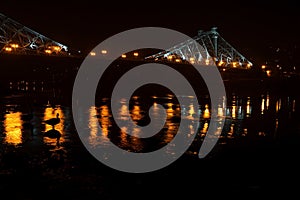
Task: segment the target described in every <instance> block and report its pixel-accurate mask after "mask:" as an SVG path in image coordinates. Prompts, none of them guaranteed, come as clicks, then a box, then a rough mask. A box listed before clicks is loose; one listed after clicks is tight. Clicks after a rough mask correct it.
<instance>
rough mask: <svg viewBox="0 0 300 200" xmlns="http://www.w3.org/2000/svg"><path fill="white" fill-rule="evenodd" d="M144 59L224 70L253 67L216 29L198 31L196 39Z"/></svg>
mask: <svg viewBox="0 0 300 200" xmlns="http://www.w3.org/2000/svg"><path fill="white" fill-rule="evenodd" d="M145 59H152V60H155V61H164V62H178V63H182V62H189V63H191V64H201V65H211V64H212V62H214V64H216V65H217V66H218V67H224V69H225V68H227V67H232V68H244V69H250V68H251V66H252V65H253V64H252V63H251V62H250V61H249V60H248V59H246V58H245V56H243V55H242V54H241V53H239V52H238V51H237V50H236V49H235V48H234V47H233V46H231V45H230V44H229V43H228V42H226V41H225V40H224V39H223V38H222V37H221V36H220V34H219V33H218V32H217V28H216V27H213V28H212V29H211V30H210V31H206V32H204V31H202V30H200V31H199V32H198V35H197V36H196V37H194V38H192V39H190V40H187V41H184V42H182V43H180V44H177V45H175V46H173V47H171V48H169V49H167V50H165V51H161V52H159V53H157V54H154V55H151V56H147V57H146V58H145Z"/></svg>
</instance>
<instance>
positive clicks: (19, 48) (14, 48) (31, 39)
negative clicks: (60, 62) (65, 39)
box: [0, 13, 70, 56]
mask: <svg viewBox="0 0 300 200" xmlns="http://www.w3.org/2000/svg"><path fill="white" fill-rule="evenodd" d="M0 53H13V54H25V55H56V56H69V55H70V53H69V52H68V47H67V46H66V45H63V44H61V43H59V42H56V41H54V40H52V39H50V38H48V37H46V36H44V35H42V34H40V33H37V32H35V31H34V30H31V29H30V28H28V27H26V26H24V25H22V24H20V23H18V22H16V21H15V20H13V19H11V18H9V17H7V16H5V15H3V14H1V13H0Z"/></svg>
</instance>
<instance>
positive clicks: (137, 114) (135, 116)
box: [131, 105, 143, 121]
mask: <svg viewBox="0 0 300 200" xmlns="http://www.w3.org/2000/svg"><path fill="white" fill-rule="evenodd" d="M131 117H132V120H133V121H138V120H141V119H142V117H143V116H142V114H141V108H140V106H138V105H134V106H133V109H132V111H131Z"/></svg>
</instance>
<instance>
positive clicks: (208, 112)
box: [203, 104, 210, 119]
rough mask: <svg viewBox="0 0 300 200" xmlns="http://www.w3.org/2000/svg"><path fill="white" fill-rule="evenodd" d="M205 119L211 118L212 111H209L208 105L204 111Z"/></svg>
mask: <svg viewBox="0 0 300 200" xmlns="http://www.w3.org/2000/svg"><path fill="white" fill-rule="evenodd" d="M203 118H205V119H207V118H210V111H209V109H208V104H206V105H205V110H204V113H203Z"/></svg>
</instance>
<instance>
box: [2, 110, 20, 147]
mask: <svg viewBox="0 0 300 200" xmlns="http://www.w3.org/2000/svg"><path fill="white" fill-rule="evenodd" d="M21 115H22V113H21V112H15V113H7V114H5V116H4V118H5V119H4V127H5V133H6V136H5V139H4V140H5V142H6V143H9V144H13V145H18V144H21V143H22V123H23V121H22V119H21Z"/></svg>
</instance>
